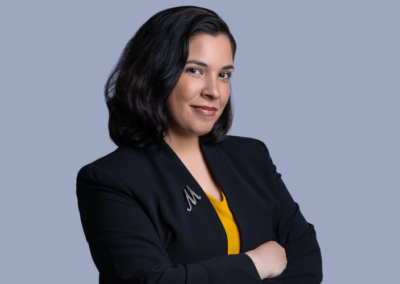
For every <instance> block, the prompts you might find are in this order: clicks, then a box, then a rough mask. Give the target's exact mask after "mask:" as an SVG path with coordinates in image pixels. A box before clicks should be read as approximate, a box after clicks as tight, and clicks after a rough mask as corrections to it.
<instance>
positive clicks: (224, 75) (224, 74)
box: [220, 73, 232, 79]
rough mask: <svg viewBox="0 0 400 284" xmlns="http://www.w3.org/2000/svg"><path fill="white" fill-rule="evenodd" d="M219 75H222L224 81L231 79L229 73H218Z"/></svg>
mask: <svg viewBox="0 0 400 284" xmlns="http://www.w3.org/2000/svg"><path fill="white" fill-rule="evenodd" d="M220 75H222V76H223V78H224V79H229V78H232V74H231V73H220Z"/></svg>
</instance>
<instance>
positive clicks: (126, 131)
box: [104, 6, 236, 147]
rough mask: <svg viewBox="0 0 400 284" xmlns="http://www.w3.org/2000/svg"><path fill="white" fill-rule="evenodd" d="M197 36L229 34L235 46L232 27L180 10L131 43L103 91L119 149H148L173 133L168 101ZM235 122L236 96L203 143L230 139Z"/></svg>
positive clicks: (195, 10)
mask: <svg viewBox="0 0 400 284" xmlns="http://www.w3.org/2000/svg"><path fill="white" fill-rule="evenodd" d="M197 34H210V35H213V36H217V35H220V34H224V35H226V36H227V37H228V38H229V40H230V42H231V46H232V55H233V59H234V58H235V53H236V42H235V39H234V38H233V36H232V34H231V33H230V31H229V28H228V26H227V24H226V23H225V22H224V21H223V20H222V19H221V18H220V17H219V16H218V15H217V14H216V13H215V12H213V11H211V10H208V9H205V8H201V7H196V6H180V7H174V8H170V9H166V10H163V11H160V12H158V13H157V14H155V15H154V16H152V17H151V18H150V19H149V20H148V21H147V22H146V23H144V24H143V25H142V26H141V27H140V28H139V30H138V31H137V32H136V34H135V35H134V36H133V37H132V38H131V39H130V40H129V42H128V43H127V44H126V46H125V48H124V50H123V52H122V54H121V56H120V58H119V60H118V63H117V64H116V65H115V67H114V69H113V70H112V72H111V74H110V75H109V77H108V79H107V82H106V84H105V86H104V94H105V100H106V104H107V108H108V111H109V122H108V130H109V134H110V138H111V140H112V141H113V142H114V143H115V144H116V145H117V146H123V145H129V146H135V147H145V146H148V145H151V144H154V143H160V142H161V141H162V139H164V136H165V135H166V134H168V123H167V113H166V101H167V98H168V96H169V95H170V93H171V92H172V90H173V88H174V86H175V84H176V83H177V81H178V79H179V77H180V75H181V73H182V71H183V69H184V67H185V65H186V61H187V58H188V55H189V42H190V39H191V38H192V37H194V36H195V35H197ZM232 121H233V109H232V103H231V96H229V100H228V103H227V105H226V107H225V109H224V111H223V112H222V114H221V116H220V117H219V118H218V120H217V121H216V122H215V124H214V126H213V128H212V130H211V131H210V132H209V133H207V134H205V135H202V136H200V137H199V139H200V143H203V144H206V143H218V142H220V141H222V140H224V139H226V138H227V136H226V134H227V132H228V131H229V129H230V127H231V125H232Z"/></svg>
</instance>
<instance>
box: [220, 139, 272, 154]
mask: <svg viewBox="0 0 400 284" xmlns="http://www.w3.org/2000/svg"><path fill="white" fill-rule="evenodd" d="M227 137H228V138H227V139H225V140H224V141H222V142H220V143H218V144H219V147H220V148H221V149H223V150H224V151H228V152H235V153H238V152H242V153H245V154H247V155H260V154H261V155H264V154H266V155H268V156H269V151H268V148H267V146H266V144H265V143H264V142H263V141H261V140H259V139H256V138H252V137H245V136H237V135H227Z"/></svg>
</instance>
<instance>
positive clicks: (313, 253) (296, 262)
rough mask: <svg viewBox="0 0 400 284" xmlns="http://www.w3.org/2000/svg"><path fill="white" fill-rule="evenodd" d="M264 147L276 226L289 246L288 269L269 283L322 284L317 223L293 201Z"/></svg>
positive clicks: (277, 232) (282, 242) (286, 245)
mask: <svg viewBox="0 0 400 284" xmlns="http://www.w3.org/2000/svg"><path fill="white" fill-rule="evenodd" d="M257 141H259V142H260V143H261V144H262V146H263V147H264V149H265V151H266V154H267V156H268V160H269V161H268V162H269V163H270V165H269V167H268V168H269V169H271V173H270V174H272V176H273V178H274V182H275V186H276V191H277V196H278V202H279V220H278V225H277V229H276V235H277V238H278V243H279V244H280V245H281V246H282V247H283V248H284V249H285V251H286V258H287V261H288V263H287V266H286V269H285V270H284V271H283V272H282V273H281V274H280V275H278V276H277V277H275V278H267V279H264V280H263V281H262V282H263V283H266V284H319V283H321V282H322V278H323V276H322V256H321V250H320V247H319V245H318V242H317V237H316V232H315V229H314V225H313V224H310V223H308V222H307V221H306V219H305V218H304V216H303V214H302V213H301V211H300V207H299V205H298V204H297V203H296V202H295V201H294V200H293V198H292V196H291V195H290V193H289V191H288V190H287V188H286V186H285V184H284V182H283V181H282V178H281V174H280V173H278V172H277V171H276V166H275V165H274V163H273V161H272V159H271V156H270V154H269V151H268V148H267V146H266V145H265V143H264V142H262V141H260V140H257Z"/></svg>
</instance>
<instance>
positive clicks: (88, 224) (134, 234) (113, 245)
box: [76, 141, 322, 284]
mask: <svg viewBox="0 0 400 284" xmlns="http://www.w3.org/2000/svg"><path fill="white" fill-rule="evenodd" d="M260 142H261V141H260ZM261 143H262V144H263V147H265V150H266V151H267V153H268V150H267V147H266V146H265V144H264V143H263V142H261ZM268 156H269V153H268ZM270 162H271V165H272V166H273V175H274V178H275V183H276V189H277V194H278V196H279V203H280V218H279V221H278V228H277V237H278V242H279V243H280V245H282V246H283V247H284V248H285V250H286V255H287V260H288V265H287V267H286V269H285V270H284V271H283V272H282V274H281V275H279V276H278V277H276V278H269V279H263V280H262V279H261V278H260V276H259V274H258V271H257V268H256V267H255V265H254V263H253V261H252V259H251V258H250V257H249V256H248V255H247V254H245V253H240V254H236V255H223V256H219V257H213V258H210V259H206V260H203V261H199V262H192V263H184V264H179V265H175V266H173V265H172V263H171V262H170V260H169V257H168V254H167V252H166V251H165V249H164V248H163V247H162V244H161V242H160V240H159V238H158V235H157V232H156V231H155V229H154V227H153V225H152V222H151V220H150V219H149V217H148V216H147V215H146V213H145V212H144V210H143V208H141V206H140V204H139V203H138V202H137V201H136V200H135V198H134V197H133V196H132V195H131V193H130V192H129V190H128V189H127V187H126V186H125V185H124V184H123V183H122V181H120V180H119V179H118V178H117V177H116V176H114V175H113V174H112V173H110V172H109V171H107V170H106V169H103V168H101V167H98V166H95V165H87V166H85V167H83V168H82V169H81V170H80V171H79V173H78V177H77V191H76V192H77V198H78V207H79V211H80V216H81V222H82V226H83V229H84V233H85V237H86V240H87V242H88V244H89V248H90V252H91V256H92V258H93V261H94V263H95V265H96V267H97V269H98V270H99V272H100V275H101V277H102V278H103V280H104V281H105V282H106V283H130V284H134V283H146V284H156V283H157V284H167V283H168V284H169V283H174V284H204V283H207V284H214V283H215V284H224V283H226V284H228V283H229V284H234V283H238V284H261V283H268V284H318V283H321V281H322V260H321V253H320V249H319V246H318V243H317V240H316V233H315V230H314V226H313V225H312V224H309V223H307V222H306V220H305V219H304V217H303V215H302V214H301V212H300V209H299V206H298V204H297V203H296V202H294V201H293V199H292V197H291V196H290V194H289V192H288V191H287V189H286V187H285V185H284V183H283V181H282V180H281V178H280V174H279V173H277V172H276V167H275V166H274V165H273V163H272V160H271V161H270Z"/></svg>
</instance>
